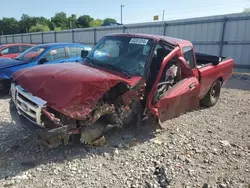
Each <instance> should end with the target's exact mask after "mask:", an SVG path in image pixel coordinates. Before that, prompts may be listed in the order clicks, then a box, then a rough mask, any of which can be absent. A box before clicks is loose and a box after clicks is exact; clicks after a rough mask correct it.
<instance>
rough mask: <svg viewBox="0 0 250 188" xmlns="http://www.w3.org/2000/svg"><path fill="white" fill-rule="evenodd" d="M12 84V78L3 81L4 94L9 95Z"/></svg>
mask: <svg viewBox="0 0 250 188" xmlns="http://www.w3.org/2000/svg"><path fill="white" fill-rule="evenodd" d="M10 85H11V81H10V80H4V81H3V88H2V90H1V93H2V94H3V95H9V92H10Z"/></svg>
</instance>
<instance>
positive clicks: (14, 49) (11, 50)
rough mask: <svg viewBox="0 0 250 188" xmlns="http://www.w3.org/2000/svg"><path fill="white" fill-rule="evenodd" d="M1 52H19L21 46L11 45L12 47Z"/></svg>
mask: <svg viewBox="0 0 250 188" xmlns="http://www.w3.org/2000/svg"><path fill="white" fill-rule="evenodd" d="M1 53H2V54H4V55H7V54H17V53H19V47H18V46H10V47H8V48H5V49H4V50H2V51H1Z"/></svg>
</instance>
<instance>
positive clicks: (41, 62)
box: [38, 57, 49, 65]
mask: <svg viewBox="0 0 250 188" xmlns="http://www.w3.org/2000/svg"><path fill="white" fill-rule="evenodd" d="M46 62H49V59H48V58H46V57H44V58H41V59H40V60H39V61H38V64H39V65H41V64H44V63H46Z"/></svg>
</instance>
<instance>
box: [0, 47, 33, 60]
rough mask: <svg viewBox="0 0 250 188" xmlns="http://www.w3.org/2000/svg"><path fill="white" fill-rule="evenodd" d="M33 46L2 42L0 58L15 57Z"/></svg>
mask: <svg viewBox="0 0 250 188" xmlns="http://www.w3.org/2000/svg"><path fill="white" fill-rule="evenodd" d="M33 46H35V44H23V43H20V44H18V43H16V44H2V45H0V58H2V57H5V58H15V57H17V56H18V55H19V54H21V53H23V52H24V51H26V50H28V49H30V48H31V47H33Z"/></svg>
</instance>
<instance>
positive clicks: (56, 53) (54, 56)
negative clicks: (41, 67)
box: [46, 48, 66, 61]
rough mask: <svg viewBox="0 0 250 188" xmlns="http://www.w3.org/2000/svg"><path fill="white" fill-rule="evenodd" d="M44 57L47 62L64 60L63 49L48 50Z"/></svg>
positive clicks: (64, 53)
mask: <svg viewBox="0 0 250 188" xmlns="http://www.w3.org/2000/svg"><path fill="white" fill-rule="evenodd" d="M46 57H47V58H48V59H49V61H56V60H60V59H65V58H66V52H65V48H56V49H53V50H50V51H49V52H48V54H47V56H46Z"/></svg>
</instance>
